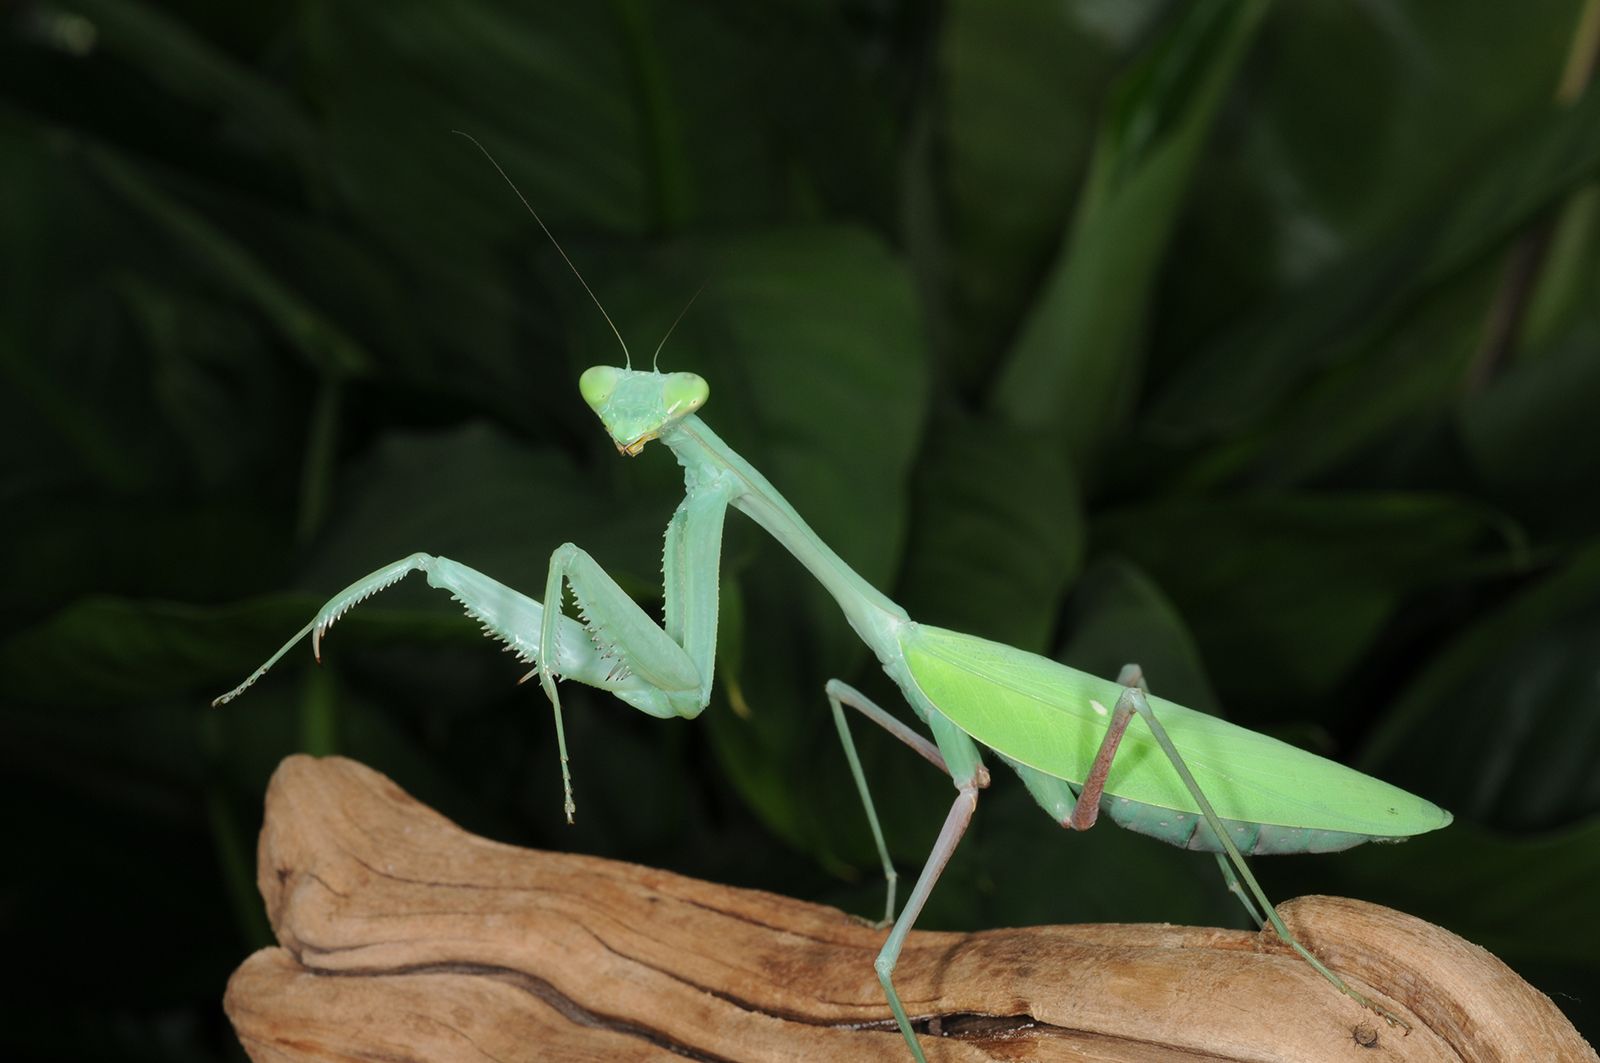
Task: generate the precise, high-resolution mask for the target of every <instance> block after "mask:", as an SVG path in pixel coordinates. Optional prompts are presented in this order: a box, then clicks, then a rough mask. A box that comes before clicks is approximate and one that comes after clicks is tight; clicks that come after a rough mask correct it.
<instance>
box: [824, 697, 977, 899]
mask: <svg viewBox="0 0 1600 1063" xmlns="http://www.w3.org/2000/svg"><path fill="white" fill-rule="evenodd" d="M823 689H824V691H825V692H826V693H827V695H828V705H829V706H830V707H831V708H832V709H833V722H834V723H835V724H836V725H837V726H838V728H839V741H840V742H842V743H843V744H844V755H845V759H846V760H848V761H849V762H850V774H851V775H852V776H853V777H854V778H855V781H856V792H857V793H859V794H860V795H861V805H862V807H863V808H865V809H866V812H867V823H868V824H869V825H870V826H871V827H872V841H873V844H875V845H876V846H877V847H878V859H879V860H880V861H882V863H883V878H884V881H885V882H886V883H887V888H886V890H885V898H884V905H883V921H882V922H880V923H879V924H878V927H879V928H880V929H882V928H883V927H886V926H889V925H891V924H892V923H893V922H894V895H895V887H896V884H897V883H898V882H899V880H900V875H899V873H898V872H897V871H895V869H894V862H893V861H892V860H890V859H889V846H888V845H887V844H886V843H885V842H884V840H883V828H882V827H881V826H879V824H878V810H877V807H876V806H875V805H873V803H872V791H871V790H870V789H868V787H867V776H866V773H865V772H863V771H862V770H861V758H860V757H859V756H857V755H856V743H855V739H853V738H851V737H850V724H849V723H848V722H847V721H846V720H845V716H844V706H846V705H848V706H850V707H851V708H852V709H855V710H856V711H857V712H859V713H861V714H862V715H863V716H865V717H866V718H867V719H869V720H871V721H872V722H873V723H875V724H877V725H878V726H879V727H882V728H883V729H884V730H885V731H888V732H889V733H890V734H892V735H894V736H895V737H896V738H898V739H900V741H902V742H904V743H905V744H906V745H908V746H910V747H911V748H912V749H914V750H916V751H917V752H918V753H920V754H921V755H922V756H923V757H924V758H925V759H927V760H928V762H929V763H931V764H932V765H933V766H934V767H936V768H938V769H939V770H940V771H942V772H944V773H945V774H946V775H948V774H950V769H949V767H948V766H946V764H945V762H944V757H943V756H941V755H940V754H939V747H938V746H936V745H934V744H933V743H932V742H930V741H928V740H927V739H926V738H923V737H922V736H921V735H919V734H917V733H916V732H915V731H913V730H912V729H911V728H909V727H907V726H906V725H905V724H903V723H901V722H900V721H899V720H898V719H896V718H895V717H894V716H893V715H891V714H890V713H888V712H886V711H884V710H883V709H882V708H880V707H879V706H878V705H876V704H874V703H873V701H872V699H870V698H868V697H867V696H866V695H865V694H863V693H861V692H860V691H859V690H857V689H855V688H854V687H852V686H850V685H849V684H848V683H844V682H841V681H840V680H838V679H830V680H828V684H827V686H826V687H824V688H823Z"/></svg>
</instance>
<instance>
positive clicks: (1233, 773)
mask: <svg viewBox="0 0 1600 1063" xmlns="http://www.w3.org/2000/svg"><path fill="white" fill-rule="evenodd" d="M901 647H902V650H903V652H904V653H905V659H906V663H907V665H908V666H909V668H910V671H911V675H912V678H913V679H914V680H915V681H916V683H917V685H918V687H919V688H920V689H921V691H922V693H923V694H924V695H926V696H927V698H928V700H929V701H931V702H932V703H933V704H934V705H935V706H936V707H937V708H938V709H939V711H940V712H941V713H943V714H944V715H945V716H946V717H948V718H949V719H950V721H951V722H952V723H954V724H955V725H956V726H957V727H959V728H961V730H963V731H965V732H966V733H967V734H969V735H971V736H972V737H973V738H975V739H977V740H978V741H979V742H982V743H983V744H984V745H986V746H988V747H990V748H991V749H994V750H995V751H997V752H999V753H1002V754H1004V755H1005V756H1007V757H1010V758H1011V759H1013V760H1016V761H1018V762H1019V763H1022V764H1025V765H1027V766H1028V767H1030V768H1034V769H1036V770H1038V771H1042V772H1044V773H1046V774H1048V775H1053V776H1055V777H1056V778H1059V779H1064V780H1066V781H1067V782H1071V783H1082V782H1083V781H1084V779H1085V778H1087V776H1088V774H1089V769H1090V765H1091V764H1092V762H1093V760H1094V755H1095V751H1096V750H1097V749H1098V747H1099V745H1100V739H1101V737H1102V736H1103V735H1104V734H1105V730H1106V725H1107V723H1108V722H1109V720H1110V710H1111V708H1112V706H1114V705H1115V704H1116V701H1117V698H1118V697H1119V696H1120V695H1121V693H1122V688H1121V687H1119V686H1117V684H1116V683H1113V682H1111V681H1110V680H1107V679H1100V678H1097V677H1095V676H1092V675H1089V674H1088V673H1087V672H1080V671H1078V670H1077V669H1075V668H1069V667H1067V666H1066V665H1064V664H1061V663H1059V662H1056V661H1052V660H1050V659H1048V658H1045V657H1040V656H1038V655H1037V654H1032V653H1027V652H1025V651H1023V650H1018V649H1015V648H1014V647H1011V646H1006V645H1003V644H1001V643H998V642H990V641H989V640H987V639H981V638H977V637H975V636H972V635H963V634H960V633H959V632H955V631H948V630H946V629H944V628H937V627H930V626H928V625H925V624H915V625H911V626H910V627H909V628H908V629H907V631H906V634H905V635H904V637H903V638H902V640H901ZM1149 702H1150V706H1151V708H1152V709H1153V711H1154V712H1155V715H1156V717H1157V719H1159V720H1160V721H1161V722H1162V724H1163V725H1164V726H1165V727H1166V729H1167V732H1168V734H1170V735H1171V737H1172V741H1173V744H1174V745H1176V746H1177V748H1178V751H1179V753H1180V754H1181V755H1182V757H1183V759H1184V761H1185V763H1187V764H1188V766H1189V769H1190V771H1192V772H1193V773H1194V776H1195V779H1196V780H1197V781H1198V782H1199V784H1200V788H1201V789H1202V790H1203V791H1205V794H1206V796H1207V797H1208V798H1210V800H1211V802H1212V804H1213V805H1214V806H1215V807H1216V811H1217V815H1219V816H1221V817H1222V818H1223V819H1228V820H1239V821H1243V822H1250V823H1262V824H1271V825H1275V826H1281V827H1286V828H1294V829H1304V830H1313V831H1339V832H1345V833H1349V834H1359V835H1368V836H1370V837H1374V838H1402V837H1406V836H1409V835H1413V834H1422V833H1424V832H1426V831H1431V830H1436V829H1438V828H1440V827H1443V826H1445V825H1447V824H1448V823H1449V822H1450V818H1451V817H1450V814H1449V813H1448V812H1446V811H1444V810H1443V809H1441V808H1439V807H1438V806H1437V805H1434V804H1432V803H1431V802H1429V801H1425V800H1423V799H1422V798H1420V797H1417V796H1416V795H1414V794H1410V793H1407V792H1406V791H1404V790H1401V789H1400V788H1398V787H1395V786H1390V785H1389V784H1388V783H1386V782H1382V781H1381V780H1378V779H1374V778H1372V777H1371V776H1370V775H1363V774H1362V773H1361V772H1358V771H1356V770H1354V769H1353V768H1347V767H1345V766H1344V765H1342V764H1337V763H1334V762H1333V761H1331V760H1327V759H1325V758H1323V757H1319V756H1317V755H1316V754H1314V753H1308V752H1306V751H1305V750H1303V749H1298V748H1296V747H1294V746H1291V745H1288V744H1287V743H1285V742H1280V741H1278V740H1277V739H1275V738H1269V737H1268V736H1266V735H1263V734H1258V733H1256V732H1255V731H1251V730H1247V729H1246V728H1243V727H1239V726H1237V725H1235V724H1231V723H1229V722H1227V721H1226V720H1221V719H1218V718H1217V717H1215V716H1208V715H1206V714H1205V713H1201V712H1196V711H1194V710H1193V709H1186V708H1184V707H1183V706H1181V705H1175V704H1173V703H1172V702H1170V701H1163V700H1162V699H1160V698H1150V699H1149ZM1106 794H1107V795H1109V796H1111V797H1113V798H1124V799H1126V800H1128V801H1134V802H1139V803H1141V804H1146V805H1150V806H1154V807H1156V808H1166V809H1171V810H1173V811H1174V812H1177V813H1181V814H1185V815H1190V814H1196V813H1198V812H1199V811H1200V809H1199V806H1198V805H1197V804H1196V803H1195V801H1194V798H1193V797H1192V796H1191V795H1190V794H1189V792H1188V790H1187V789H1186V788H1185V787H1184V785H1183V783H1182V781H1181V780H1180V779H1179V778H1178V776H1177V774H1176V773H1175V772H1174V771H1173V770H1172V765H1171V764H1170V763H1169V762H1168V760H1167V758H1166V756H1165V754H1163V753H1162V751H1161V749H1160V747H1159V746H1158V745H1157V744H1156V741H1155V738H1154V736H1153V735H1152V734H1151V732H1150V729H1149V728H1148V727H1147V726H1146V725H1145V724H1144V723H1143V721H1142V720H1139V719H1138V717H1135V718H1134V721H1133V722H1132V723H1130V725H1129V727H1128V731H1127V734H1126V735H1125V736H1124V738H1123V740H1122V745H1121V747H1120V748H1119V749H1118V751H1117V756H1116V759H1115V760H1114V761H1113V762H1112V764H1111V773H1110V775H1109V777H1108V778H1107V780H1106Z"/></svg>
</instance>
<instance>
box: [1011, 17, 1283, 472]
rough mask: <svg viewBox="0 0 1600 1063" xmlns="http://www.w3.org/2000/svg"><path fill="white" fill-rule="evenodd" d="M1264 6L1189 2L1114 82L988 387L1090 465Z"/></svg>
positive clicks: (1119, 416) (1131, 381) (1129, 378)
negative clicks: (1034, 288) (1069, 209)
mask: <svg viewBox="0 0 1600 1063" xmlns="http://www.w3.org/2000/svg"><path fill="white" fill-rule="evenodd" d="M1266 9H1267V8H1266V4H1265V3H1260V2H1255V3H1234V2H1230V0H1217V2H1203V3H1193V4H1188V5H1185V6H1184V7H1183V8H1182V11H1181V13H1180V15H1179V17H1178V20H1177V22H1176V23H1175V24H1174V25H1173V26H1172V28H1171V29H1170V30H1169V31H1168V32H1167V34H1166V35H1164V36H1163V37H1162V39H1161V40H1160V41H1159V42H1158V43H1157V44H1156V45H1155V46H1154V47H1153V48H1151V49H1150V50H1148V51H1147V52H1146V53H1145V55H1144V56H1142V57H1141V60H1140V62H1139V63H1138V65H1136V66H1135V67H1134V69H1133V70H1131V71H1130V72H1129V73H1128V74H1127V75H1125V76H1124V77H1123V79H1122V80H1121V81H1120V82H1119V83H1118V85H1117V86H1116V88H1115V89H1114V90H1113V93H1112V98H1111V104H1110V106H1109V107H1108V108H1107V112H1106V114H1105V115H1104V116H1103V117H1102V119H1101V123H1100V131H1099V135H1098V138H1097V140H1096V144H1095V151H1094V156H1093V159H1092V160H1091V163H1090V170H1089V177H1088V183H1087V187H1086V188H1085V190H1084V192H1083V195H1082V197H1081V199H1080V200H1079V203H1078V208H1077V212H1076V214H1075V216H1074V217H1073V219H1072V223H1071V227H1070V230H1069V234H1068V236H1067V238H1066V241H1065V243H1064V244H1063V246H1062V248H1061V251H1060V254H1059V255H1058V257H1057V259H1056V262H1055V264H1054V265H1053V266H1052V267H1051V270H1050V272H1049V274H1048V275H1047V276H1046V278H1045V280H1044V283H1043V285H1042V287H1041V290H1040V293H1039V295H1038V296H1037V298H1036V300H1035V302H1034V304H1033V307H1032V308H1031V310H1030V311H1029V313H1028V316H1027V317H1026V318H1025V320H1024V323H1023V326H1022V331H1021V334H1020V336H1019V337H1018V339H1017V341H1016V343H1015V345H1014V346H1013V347H1012V349H1011V351H1010V353H1009V355H1008V357H1007V360H1006V363H1005V366H1004V368H1003V369H1002V371H1001V373H1000V377H999V379H998V381H997V382H996V384H995V387H994V390H993V392H992V393H991V395H990V409H991V410H992V411H993V412H994V413H995V414H996V415H998V416H1000V417H1003V418H1005V419H1006V420H1008V421H1010V422H1012V423H1015V424H1018V425H1022V426H1025V427H1028V428H1032V429H1036V430H1042V429H1046V428H1049V429H1052V430H1053V431H1055V432H1057V433H1059V434H1060V435H1061V436H1062V437H1064V438H1065V440H1066V443H1067V450H1068V453H1069V454H1070V455H1071V457H1072V459H1073V460H1074V462H1076V463H1079V464H1080V465H1081V463H1082V462H1083V461H1084V459H1085V457H1086V456H1087V455H1088V453H1089V452H1090V451H1091V450H1092V449H1093V448H1094V447H1096V446H1098V445H1099V444H1100V443H1101V442H1102V441H1103V440H1104V439H1105V437H1106V436H1107V435H1108V434H1109V433H1110V432H1111V431H1112V430H1114V429H1115V427H1116V426H1117V425H1118V424H1120V423H1121V422H1122V420H1123V419H1124V418H1125V417H1126V416H1127V414H1128V412H1129V411H1130V409H1131V406H1132V400H1133V397H1134V389H1135V387H1136V385H1137V381H1138V376H1139V367H1140V364H1141V361H1142V359H1141V356H1140V344H1141V341H1142V338H1143V331H1144V319H1145V313H1146V309H1147V303H1148V300H1149V297H1150V291H1151V287H1152V285H1153V283H1154V281H1155V277H1156V272H1157V269H1158V268H1159V266H1160V264H1161V262H1162V260H1163V258H1164V256H1165V252H1166V248H1167V243H1168V238H1169V235H1170V233H1171V230H1172V226H1173V223H1174V221H1175V220H1176V218H1177V216H1178V211H1179V209H1180V207H1181V205H1182V203H1183V199H1184V195H1185V193H1186V192H1187V190H1188V188H1189V184H1190V178H1191V175H1192V173H1193V170H1194V167H1195V164H1196V162H1197V161H1198V159H1199V157H1200V152H1201V149H1202V148H1203V147H1204V145H1205V142H1206V137H1207V134H1208V133H1209V132H1210V130H1211V126H1212V122H1213V119H1214V118H1215V116H1216V113H1217V108H1218V106H1219V105H1220V104H1221V101H1222V99H1223V96H1224V94H1225V92H1226V91H1227V89H1228V87H1229V85H1231V84H1232V81H1233V78H1234V74H1235V72H1236V71H1237V69H1238V66H1239V63H1240V60H1241V59H1242V57H1243V55H1244V53H1245V51H1246V49H1247V48H1248V47H1249V44H1250V41H1251V40H1252V38H1253V37H1254V34H1255V30H1256V27H1257V26H1258V25H1259V23H1260V21H1261V16H1262V15H1263V14H1264V13H1265V11H1266Z"/></svg>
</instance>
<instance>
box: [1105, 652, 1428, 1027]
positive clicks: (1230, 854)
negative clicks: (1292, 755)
mask: <svg viewBox="0 0 1600 1063" xmlns="http://www.w3.org/2000/svg"><path fill="white" fill-rule="evenodd" d="M1119 682H1122V683H1123V686H1124V689H1123V691H1122V696H1121V697H1119V698H1118V699H1117V707H1116V709H1115V710H1114V711H1113V713H1112V720H1113V724H1112V725H1113V726H1115V725H1116V720H1117V719H1118V718H1121V719H1123V720H1124V721H1126V718H1127V716H1128V715H1129V714H1130V713H1137V714H1138V715H1139V716H1140V717H1141V718H1142V719H1143V720H1144V722H1145V723H1146V724H1147V725H1149V727H1150V733H1151V734H1152V735H1154V736H1155V740H1156V744H1157V745H1159V746H1160V747H1161V751H1162V752H1163V753H1165V754H1166V755H1167V759H1168V760H1169V761H1171V762H1172V767H1173V770H1175V771H1176V772H1177V773H1178V778H1179V779H1181V780H1182V781H1183V785H1184V787H1185V788H1186V789H1187V790H1188V791H1189V795H1190V796H1191V797H1193V798H1194V800H1195V804H1197V805H1199V806H1200V814H1201V815H1202V816H1204V817H1205V821H1206V826H1207V827H1208V828H1209V829H1210V830H1211V832H1212V833H1213V834H1214V835H1215V836H1216V838H1217V841H1219V842H1220V843H1221V845H1222V849H1223V850H1224V852H1226V854H1227V863H1228V864H1232V866H1233V869H1235V870H1237V871H1238V876H1239V877H1238V878H1237V879H1235V878H1232V876H1231V875H1229V874H1228V871H1227V865H1226V864H1224V865H1223V866H1224V877H1227V878H1229V879H1230V882H1229V888H1230V889H1232V888H1234V887H1237V886H1238V885H1239V881H1240V880H1241V879H1242V880H1243V883H1244V885H1245V887H1246V888H1247V889H1248V890H1249V893H1250V894H1251V895H1252V896H1253V897H1254V898H1255V900H1256V902H1257V903H1259V904H1260V905H1261V911H1262V912H1263V913H1264V914H1265V915H1266V919H1267V922H1269V923H1271V924H1272V929H1273V930H1275V931H1277V933H1278V937H1279V938H1280V939H1282V941H1283V942H1284V943H1285V944H1286V945H1288V946H1289V947H1290V948H1292V949H1294V951H1295V952H1297V953H1299V954H1300V957H1301V958H1302V959H1304V960H1305V961H1306V962H1307V963H1309V964H1310V965H1311V967H1312V969H1313V970H1315V971H1316V972H1317V973H1318V974H1320V975H1322V977H1324V978H1326V979H1327V980H1328V982H1329V983H1330V984H1331V985H1332V986H1333V987H1334V988H1335V989H1337V990H1338V991H1339V992H1341V993H1343V994H1344V995H1345V996H1348V997H1350V998H1351V999H1352V1000H1354V1001H1355V1002H1356V1003H1358V1004H1360V1005H1361V1006H1362V1007H1365V1008H1368V1009H1370V1010H1372V1011H1375V1012H1377V1013H1378V1014H1379V1015H1381V1016H1383V1017H1384V1019H1385V1020H1387V1021H1388V1022H1389V1023H1390V1024H1391V1025H1395V1026H1401V1027H1404V1028H1405V1029H1406V1030H1410V1029H1411V1025H1410V1024H1409V1023H1407V1022H1406V1021H1405V1020H1404V1019H1402V1018H1400V1016H1398V1015H1396V1014H1394V1013H1393V1012H1391V1011H1389V1010H1388V1009H1387V1008H1384V1007H1382V1006H1381V1005H1379V1004H1376V1003H1374V1002H1373V1001H1371V1000H1369V999H1367V997H1366V996H1365V995H1364V994H1362V993H1360V992H1359V991H1357V990H1356V989H1355V988H1353V987H1352V986H1351V985H1350V984H1349V983H1348V982H1346V981H1345V980H1344V979H1343V978H1341V977H1339V976H1338V975H1337V974H1335V973H1333V972H1332V971H1331V970H1329V969H1328V968H1327V966H1325V965H1324V964H1323V962H1322V961H1321V960H1319V959H1317V958H1316V956H1314V955H1312V953H1311V950H1310V949H1308V948H1306V947H1305V946H1304V945H1302V944H1301V943H1300V939H1299V938H1297V937H1295V936H1294V934H1293V932H1291V931H1290V930H1289V928H1288V926H1286V925H1285V924H1284V922H1283V919H1282V918H1281V917H1280V916H1279V915H1278V910H1277V909H1276V908H1274V907H1273V906H1272V902H1271V901H1269V900H1267V895H1266V893H1265V892H1263V891H1262V889H1261V884H1260V883H1259V882H1257V881H1256V876H1255V874H1254V873H1253V872H1252V871H1251V870H1250V865H1249V864H1247V863H1245V860H1244V855H1243V854H1242V853H1240V852H1239V847H1238V846H1237V845H1235V844H1234V841H1233V838H1232V837H1230V834H1229V831H1228V830H1227V829H1226V828H1225V827H1224V826H1223V824H1222V819H1221V817H1219V816H1218V815H1217V813H1216V809H1214V808H1212V807H1211V802H1210V800H1209V799H1208V798H1207V797H1206V795H1205V792H1204V791H1203V790H1201V789H1200V784H1199V783H1198V782H1196V781H1195V777H1194V774H1193V773H1192V772H1190V770H1189V766H1188V765H1187V764H1185V763H1184V761H1183V757H1182V755H1181V754H1179V752H1178V747H1177V746H1175V745H1174V744H1173V742H1172V739H1171V738H1170V737H1168V735H1167V730H1166V728H1165V727H1163V726H1162V725H1161V721H1160V720H1158V719H1157V718H1156V714H1155V712H1154V711H1153V710H1152V709H1151V707H1150V702H1149V700H1148V699H1146V697H1145V690H1144V682H1143V676H1142V675H1141V674H1140V672H1139V669H1138V667H1137V666H1136V665H1129V666H1128V667H1127V668H1124V669H1123V674H1122V676H1120V677H1119ZM1124 725H1125V724H1124ZM1107 738H1108V739H1109V738H1110V734H1109V732H1108V734H1107ZM1119 740H1120V735H1119ZM1101 752H1102V754H1104V753H1105V746H1104V745H1102V747H1101ZM1112 753H1113V754H1114V753H1115V748H1114V747H1113V749H1112ZM1109 761H1110V757H1109V756H1108V757H1107V765H1108V766H1109ZM1097 767H1098V759H1097ZM1101 781H1102V782H1103V781H1104V779H1103V773H1102V780H1101ZM1088 792H1089V789H1088V785H1087V784H1085V787H1084V793H1085V795H1087V794H1088ZM1097 797H1098V795H1097ZM1219 856H1220V854H1219ZM1240 896H1241V898H1242V897H1243V896H1244V894H1243V893H1242V892H1241V893H1240ZM1251 914H1252V915H1254V914H1255V912H1254V910H1253V909H1252V910H1251Z"/></svg>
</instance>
